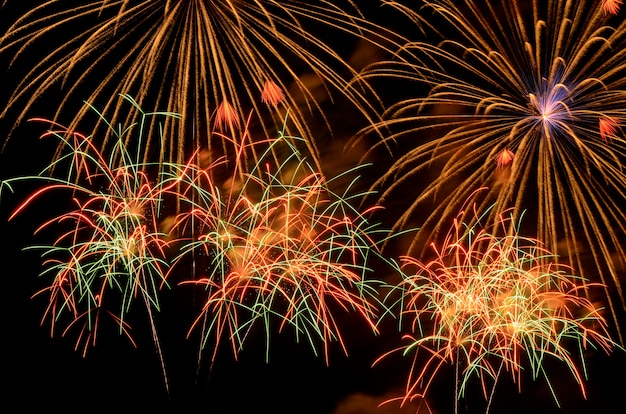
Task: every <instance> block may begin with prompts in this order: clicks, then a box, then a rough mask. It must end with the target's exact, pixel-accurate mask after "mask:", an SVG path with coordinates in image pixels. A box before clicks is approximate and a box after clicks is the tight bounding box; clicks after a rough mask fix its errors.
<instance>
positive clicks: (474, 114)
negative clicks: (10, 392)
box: [0, 0, 626, 413]
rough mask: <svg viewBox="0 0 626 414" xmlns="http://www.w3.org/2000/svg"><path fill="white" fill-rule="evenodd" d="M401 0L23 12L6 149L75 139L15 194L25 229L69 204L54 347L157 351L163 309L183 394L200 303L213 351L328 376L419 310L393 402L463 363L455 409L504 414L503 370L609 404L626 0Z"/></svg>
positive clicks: (418, 395)
mask: <svg viewBox="0 0 626 414" xmlns="http://www.w3.org/2000/svg"><path fill="white" fill-rule="evenodd" d="M378 3H379V4H377V5H376V6H372V5H371V4H367V5H366V4H363V5H359V2H358V1H351V0H346V1H340V2H334V1H326V0H319V1H316V2H299V1H272V0H263V1H251V2H245V1H243V2H242V1H212V2H207V1H187V2H175V1H135V2H133V1H129V0H115V1H107V0H105V1H93V2H90V3H89V4H86V5H79V6H67V5H62V4H59V2H57V1H43V2H41V4H39V5H38V6H36V7H34V8H32V9H30V10H28V11H26V12H24V13H23V14H21V17H19V18H16V19H15V21H12V22H9V24H8V25H7V27H6V29H4V32H3V33H0V56H2V57H3V58H4V59H5V61H6V62H9V65H8V66H15V67H18V68H23V67H24V65H26V66H27V70H25V71H21V72H20V75H19V79H18V81H17V82H16V84H15V85H14V88H13V89H12V90H11V92H10V93H9V96H8V98H7V102H5V105H4V107H3V110H2V112H0V120H3V119H7V118H11V125H12V126H11V127H10V129H11V131H10V132H9V133H8V135H7V141H6V142H8V141H9V138H10V139H11V140H15V139H16V138H15V134H16V131H18V130H19V128H20V127H21V124H22V121H23V120H25V119H31V120H34V121H36V122H38V123H42V122H43V123H45V124H46V125H47V126H48V128H47V132H46V133H44V134H43V136H42V138H46V139H50V138H54V139H56V140H57V141H58V145H57V147H56V148H57V149H56V153H54V154H52V155H51V157H50V162H49V163H48V164H47V165H46V167H45V168H44V169H43V170H42V171H40V172H38V173H33V174H31V175H25V176H17V177H9V178H4V177H1V180H2V181H0V196H1V200H0V201H2V203H7V199H10V198H11V197H10V195H9V194H8V193H10V192H13V191H14V190H16V189H17V187H19V186H21V185H23V184H24V183H28V184H29V185H32V184H33V183H35V185H37V188H36V189H35V190H34V191H33V192H32V193H29V195H28V196H27V197H26V198H25V199H24V200H20V201H18V204H17V206H16V207H15V208H14V209H13V212H12V213H11V215H10V216H9V217H8V218H9V220H12V219H14V218H15V217H18V216H25V215H27V214H28V212H29V211H31V210H32V209H34V208H35V206H36V205H37V204H38V203H42V202H44V200H47V199H49V198H50V197H54V200H55V203H56V204H57V205H56V206H55V209H53V210H51V212H50V213H49V214H48V216H46V217H43V218H40V222H38V223H37V230H36V233H39V236H40V237H43V238H44V239H45V237H48V236H49V235H54V236H53V237H52V238H51V240H50V241H49V242H42V243H40V244H36V245H31V246H29V247H27V249H28V250H33V251H38V252H39V253H40V257H41V260H42V264H41V272H40V281H41V282H40V283H41V288H40V289H39V290H38V291H37V292H36V294H35V297H37V298H40V297H45V298H46V307H45V310H44V313H43V318H42V323H47V324H49V326H50V332H51V335H54V334H56V333H58V332H61V333H62V335H75V337H76V349H80V350H81V352H82V354H83V356H86V354H87V351H88V350H89V348H90V347H92V346H94V345H96V344H97V343H98V340H97V339H98V338H101V337H102V336H103V335H107V334H108V331H110V329H107V324H112V326H114V329H115V330H116V331H117V332H119V333H120V334H121V335H124V336H126V337H127V338H128V339H129V340H130V342H131V343H132V344H133V345H134V346H137V345H138V343H136V340H135V337H134V335H132V334H131V325H135V324H137V321H138V319H137V311H136V308H138V307H139V308H140V310H139V314H143V315H144V316H145V318H146V325H147V327H148V331H149V334H150V336H151V338H152V342H153V344H154V346H155V348H156V352H157V355H158V358H159V362H160V365H161V370H162V373H163V378H164V382H165V387H166V388H167V389H168V392H169V387H170V382H169V381H170V379H169V377H168V370H166V360H167V358H166V352H165V351H164V346H163V344H164V343H165V342H166V341H167V338H165V337H162V335H161V330H160V329H159V318H158V317H157V315H160V314H164V313H167V312H168V309H166V308H165V307H164V306H163V300H162V297H163V294H164V292H166V291H170V290H173V289H185V288H186V289H192V290H193V291H194V295H195V296H194V297H196V298H200V300H199V301H198V302H197V303H194V306H195V309H194V315H193V317H192V318H190V319H189V320H187V321H185V323H186V326H187V332H188V339H189V338H191V336H197V337H198V338H199V341H200V344H199V347H200V351H201V352H200V353H199V355H201V356H202V355H203V354H204V353H207V352H208V353H209V354H210V355H211V356H210V360H211V363H213V362H215V360H216V358H217V357H218V349H220V346H223V345H224V344H226V345H227V346H229V347H230V349H231V351H232V355H233V356H234V358H235V359H237V358H239V355H240V354H241V352H242V351H243V350H244V349H245V348H246V347H247V345H248V344H249V343H250V342H251V341H252V340H253V339H254V338H256V339H257V340H258V339H259V338H260V342H262V343H263V344H264V346H265V357H266V361H269V359H270V358H269V357H270V352H271V348H272V347H271V344H272V338H273V337H275V336H277V335H283V334H285V333H289V334H292V335H293V336H294V337H295V341H297V342H303V343H306V344H307V345H308V346H309V347H310V349H311V350H312V352H313V354H314V355H315V356H318V355H321V356H323V358H324V361H325V363H326V364H327V365H329V364H330V356H331V354H332V351H331V346H332V345H337V347H338V348H339V349H340V350H341V351H342V352H344V353H345V354H346V355H347V354H348V353H349V344H348V342H349V341H348V340H347V338H348V337H349V336H350V333H351V332H350V329H352V328H354V327H355V322H357V321H358V322H357V323H360V324H362V327H364V328H365V329H366V330H367V332H368V333H371V334H372V338H374V337H376V336H378V337H380V338H385V339H383V340H387V338H388V337H387V336H386V335H385V334H386V332H385V329H384V328H383V327H384V326H386V322H387V320H388V318H395V319H396V320H397V322H398V323H397V324H395V323H394V324H393V325H394V329H393V330H394V332H392V333H391V335H389V338H393V337H396V336H397V333H398V331H399V333H400V334H401V335H400V336H402V337H403V341H404V342H403V343H402V344H397V343H396V344H393V345H391V346H390V347H389V348H388V349H392V350H391V351H389V352H386V353H384V354H383V355H382V356H380V357H379V358H378V359H376V360H375V362H374V365H376V366H380V365H382V364H384V363H387V361H389V360H391V359H392V358H391V357H392V356H398V355H400V356H401V359H402V364H403V367H404V368H405V369H404V371H405V373H406V374H407V379H406V382H405V384H406V385H405V388H404V391H403V393H402V395H400V396H399V397H397V398H392V399H390V400H389V401H387V402H388V403H389V402H392V401H396V402H397V401H399V403H400V405H406V404H407V403H408V402H409V401H413V400H416V399H424V401H426V403H427V404H428V398H429V395H430V394H431V393H432V391H433V389H434V388H436V387H438V386H439V385H440V381H442V379H443V378H445V375H443V374H444V371H445V369H444V367H445V366H451V367H452V369H453V370H454V381H453V382H452V385H453V386H454V398H455V403H454V412H455V413H457V412H458V410H459V401H460V400H461V399H463V398H465V397H467V393H468V392H469V391H468V390H469V384H470V383H471V382H472V381H476V382H477V383H478V386H479V387H480V389H481V391H482V396H481V398H484V401H486V408H485V411H486V412H489V411H490V409H491V407H492V401H493V399H494V393H495V390H496V384H499V383H500V382H502V381H503V380H504V379H505V378H508V379H509V380H510V381H511V382H512V383H514V384H516V386H517V387H518V390H519V391H520V392H522V382H523V381H526V380H528V379H531V380H536V379H543V380H544V384H545V386H546V387H547V389H549V390H550V392H551V395H552V396H553V398H554V400H555V402H556V405H558V404H559V399H558V396H557V392H556V391H555V387H554V385H553V380H552V379H551V376H550V373H549V372H548V371H549V370H550V367H551V366H552V363H554V362H557V363H561V364H562V365H564V366H565V368H566V371H567V372H568V373H569V374H571V377H572V379H573V381H574V382H575V383H576V385H577V386H578V388H579V390H580V393H581V394H582V396H584V397H586V387H585V381H586V379H587V369H586V358H587V356H588V355H589V354H590V352H591V351H600V352H602V353H606V354H610V353H611V352H612V351H613V350H614V349H619V350H621V349H622V346H623V342H624V338H623V331H622V329H621V322H622V320H623V318H624V317H626V299H625V298H624V295H623V291H622V287H621V286H622V280H623V275H624V271H625V270H626V248H625V247H624V242H623V241H624V240H626V213H624V209H623V206H624V205H626V174H625V173H624V169H623V165H624V162H625V161H626V137H625V136H624V129H623V127H622V125H623V122H624V119H626V63H625V62H626V21H625V20H624V19H623V11H622V10H621V6H622V1H620V0H616V1H610V0H546V1H540V0H532V1H527V0H485V1H481V2H478V1H474V0H424V1H420V2H411V1H408V0H407V1H406V2H402V1H391V0H381V1H380V2H378ZM8 8H9V6H8V5H7V4H6V2H5V3H3V5H2V6H0V9H4V10H7V9H8ZM372 10H373V11H374V12H373V13H372ZM379 10H385V12H386V13H391V15H392V16H393V17H392V19H391V20H392V22H387V21H384V19H383V18H382V17H381V18H380V19H379V18H378V17H380V16H383V15H384V13H378V11H379ZM400 21H402V23H398V22H400ZM1 23H2V24H4V22H1ZM0 27H4V26H0ZM77 28H82V29H81V30H79V32H78V33H75V35H73V36H71V37H70V38H69V39H65V38H64V36H65V35H64V33H69V32H72V31H75V30H76V29H77ZM407 33H408V34H407ZM42 46H45V48H46V50H47V51H48V52H46V53H47V54H46V55H45V56H43V57H42V58H41V59H40V60H38V61H36V62H35V63H34V64H33V63H32V61H30V60H29V58H30V55H31V54H32V53H34V52H35V51H36V50H37V49H38V48H41V47H42ZM359 48H361V49H359ZM346 49H349V50H350V51H352V50H354V49H357V50H367V51H368V52H367V53H368V56H367V57H363V56H361V55H359V54H358V53H355V54H354V55H352V56H347V54H348V53H349V52H347V51H346ZM7 56H8V57H7ZM111 62H113V63H111ZM9 73H11V72H10V69H9ZM59 88H60V89H61V90H62V91H63V94H62V95H61V98H60V99H57V98H58V96H56V97H55V96H54V95H55V93H54V92H55V90H57V89H59ZM79 95H80V99H81V101H82V100H83V99H84V100H85V101H86V102H88V104H86V105H82V106H81V107H80V108H79V109H78V110H76V111H71V110H70V109H71V108H72V107H73V106H74V105H75V99H76V97H77V96H79ZM43 98H45V99H47V100H48V101H47V102H49V100H51V99H53V98H54V99H57V100H58V102H55V104H54V107H55V108H56V109H55V110H54V112H53V113H52V114H50V116H49V117H48V118H46V119H43V118H30V117H31V116H33V114H32V111H33V110H34V109H35V108H37V109H39V106H38V102H39V101H40V99H43ZM339 105H341V107H339ZM346 107H347V108H348V109H346ZM160 108H166V109H165V110H160ZM344 111H345V112H344ZM338 113H340V114H342V121H341V122H345V123H348V121H346V120H347V119H350V122H352V121H354V122H355V124H358V127H357V128H356V129H355V132H354V133H353V134H352V136H350V137H336V136H335V137H334V138H333V139H334V140H335V141H333V143H336V142H339V141H340V143H342V144H345V147H343V149H342V152H341V153H333V150H329V149H328V148H326V146H328V142H329V141H328V140H327V139H325V140H322V138H316V137H319V136H325V135H327V134H328V132H329V131H330V132H331V133H333V132H334V129H335V125H334V122H336V119H337V117H338V115H337V114H338ZM343 114H346V115H343ZM37 116H40V115H39V114H37ZM66 118H69V121H68V122H67V123H66V124H63V123H62V122H61V120H62V119H66ZM63 125H67V126H63ZM320 125H321V126H322V127H323V128H319V126H320ZM321 130H323V132H320V131H321ZM84 131H90V133H89V134H85V133H84ZM342 139H343V141H342ZM6 145H7V144H6V143H5V147H6ZM363 148H365V149H363ZM357 159H358V160H359V162H358V163H357V164H356V165H353V163H352V160H357ZM338 166H339V167H338ZM331 170H332V171H339V173H338V174H331V173H329V171H331ZM329 177H330V178H329ZM523 217H527V218H530V220H529V219H526V220H522V218H523ZM449 223H452V226H451V227H449V225H450V224H449ZM42 235H44V236H42ZM137 302H139V305H138V306H137ZM186 305H189V304H186ZM131 321H132V323H131ZM396 327H397V329H398V331H396V329H395V328H396ZM614 336H615V337H616V338H617V339H615V340H614V339H612V338H613V337H614ZM372 340H373V339H372ZM389 340H390V341H391V339H389ZM199 358H200V357H199ZM407 361H408V362H407ZM197 362H198V364H200V360H198V361H197ZM407 371H408V372H407ZM442 382H443V381H442Z"/></svg>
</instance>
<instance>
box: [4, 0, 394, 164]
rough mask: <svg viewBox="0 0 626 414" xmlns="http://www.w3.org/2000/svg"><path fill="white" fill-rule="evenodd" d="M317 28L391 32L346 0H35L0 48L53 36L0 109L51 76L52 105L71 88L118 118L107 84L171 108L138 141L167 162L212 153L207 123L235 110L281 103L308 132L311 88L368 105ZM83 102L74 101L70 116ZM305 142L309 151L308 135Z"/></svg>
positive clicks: (67, 98)
mask: <svg viewBox="0 0 626 414" xmlns="http://www.w3.org/2000/svg"><path fill="white" fill-rule="evenodd" d="M66 33H71V36H70V37H69V38H68V37H67V36H65V34H66ZM316 33H320V34H322V33H323V36H319V35H316ZM329 33H335V34H338V35H340V36H347V37H349V38H351V39H353V40H357V39H360V40H364V41H370V42H371V43H372V44H375V45H377V46H380V47H383V46H384V45H383V43H387V42H390V41H391V40H390V39H396V38H397V36H395V35H394V34H393V33H392V32H390V31H389V30H385V29H384V28H382V27H380V26H377V25H375V24H373V23H370V22H369V21H367V20H366V19H365V18H364V16H363V15H362V14H361V12H360V10H359V9H358V8H357V7H356V5H355V4H354V3H353V2H351V1H350V2H346V6H340V5H338V4H337V2H334V1H326V0H320V1H317V2H299V1H274V0H262V1H228V0H219V1H202V0H197V1H169V0H159V1H152V0H150V1H146V0H143V1H139V2H130V1H128V0H115V1H108V0H103V1H94V2H89V3H88V4H84V5H82V6H79V7H70V6H67V5H65V6H64V5H59V2H58V1H46V2H44V3H43V4H41V5H39V6H38V7H35V8H33V9H31V10H29V11H28V12H27V13H26V14H25V15H23V16H22V17H20V18H19V19H18V20H17V21H16V22H15V23H14V24H13V25H12V26H11V27H10V28H9V29H8V30H7V31H6V33H5V34H4V36H2V37H1V38H0V54H7V53H8V54H9V56H11V59H12V61H13V62H19V61H20V59H22V57H24V56H27V55H28V54H30V53H32V51H33V50H34V49H35V48H37V47H39V46H40V45H41V43H42V42H43V40H44V39H45V40H46V41H48V42H49V41H50V39H59V43H58V46H56V47H55V48H54V49H52V50H51V51H50V53H49V54H48V55H47V56H46V57H45V58H43V59H42V60H41V61H39V62H37V63H36V64H35V65H33V66H32V67H30V68H29V69H28V70H27V73H25V74H24V76H22V77H21V81H20V82H19V83H18V84H17V85H16V87H15V88H14V92H13V94H12V96H11V98H10V101H9V104H8V106H7V107H5V109H4V110H3V111H2V113H1V114H0V116H3V115H4V116H6V114H7V113H8V112H7V111H9V110H11V108H13V107H18V106H19V107H20V108H21V109H20V112H19V115H18V116H17V118H16V122H15V124H18V123H19V121H20V120H21V119H23V118H24V117H25V116H26V115H27V113H28V110H29V108H30V107H31V106H32V105H33V104H34V102H35V101H36V100H37V99H39V98H40V97H41V96H42V95H44V94H46V93H47V92H48V91H50V90H51V89H52V88H53V87H56V86H57V85H62V86H63V87H64V92H63V94H64V95H63V97H62V100H61V102H60V104H59V106H58V108H59V109H58V112H57V116H58V114H59V113H60V111H62V110H63V108H64V107H66V106H68V105H69V104H70V102H72V100H73V99H74V98H73V97H74V96H76V95H80V97H81V101H82V99H83V98H85V96H86V97H87V98H86V99H85V100H86V101H88V102H91V103H93V104H96V105H97V106H98V107H99V108H103V112H104V113H105V114H106V115H107V118H108V119H109V120H110V121H111V123H113V124H118V123H119V124H124V125H127V124H129V123H130V122H132V121H133V120H135V119H137V118H136V117H137V115H138V114H137V111H130V112H129V111H128V108H127V107H125V106H123V105H120V104H119V101H118V100H117V99H116V98H115V97H114V96H115V95H116V94H118V93H119V94H125V95H130V96H133V97H134V98H135V99H136V100H137V102H138V103H139V106H140V107H141V108H143V109H146V110H148V109H150V108H168V109H169V110H171V111H172V112H175V113H178V114H181V115H182V116H183V119H184V122H182V123H181V122H174V121H173V120H172V119H166V120H164V125H163V128H164V134H163V135H162V136H163V139H162V142H160V141H157V140H154V141H151V142H148V143H147V144H148V145H147V148H148V149H150V150H151V151H152V153H153V154H158V155H159V157H160V159H161V160H165V161H170V162H177V163H185V162H186V160H187V157H188V156H189V155H190V153H191V152H194V151H196V150H197V149H198V148H207V147H208V148H209V150H211V151H215V152H217V153H218V155H217V156H216V158H219V156H221V155H224V154H223V153H224V152H225V151H226V150H227V149H224V148H222V145H223V144H224V143H223V142H220V140H219V139H215V136H214V134H213V133H214V131H216V130H220V129H223V128H228V129H230V130H233V129H237V127H238V120H237V119H236V116H237V114H241V113H247V112H248V111H249V110H252V111H254V112H255V113H257V114H259V115H261V114H264V115H265V116H260V121H261V122H264V123H263V128H264V132H265V133H271V132H272V131H273V127H274V125H275V124H277V123H279V122H281V121H282V120H283V118H284V111H285V108H289V111H290V113H291V116H290V121H291V123H292V124H294V127H295V129H296V130H297V131H298V133H299V134H302V136H309V135H311V134H309V132H310V131H309V128H308V127H307V124H306V123H305V122H304V119H305V116H306V113H309V112H313V113H321V114H323V113H324V109H323V108H322V105H321V102H322V101H323V100H325V98H324V97H322V95H323V96H326V95H327V94H331V96H332V94H339V95H344V96H345V97H346V98H347V99H348V100H350V101H352V102H353V103H354V104H356V106H357V112H359V111H361V112H363V114H366V113H368V111H369V108H366V107H365V106H363V104H362V102H363V100H362V99H357V97H358V96H359V94H360V92H359V91H357V90H356V89H351V88H350V87H348V86H347V85H348V84H349V81H350V79H351V78H352V77H353V76H355V74H356V72H355V70H354V69H353V68H352V67H351V66H350V64H349V63H348V62H347V61H346V60H344V59H343V58H342V57H341V56H340V52H339V51H337V50H335V49H333V47H332V46H331V45H330V44H329V43H326V40H325V38H326V35H327V34H329ZM330 37H331V38H333V36H330ZM335 39H336V38H335ZM305 73H312V74H313V77H314V78H315V80H310V79H309V80H307V79H306V77H303V75H304V74H305ZM94 79H95V81H94ZM89 84H93V85H97V86H95V87H89V86H86V85H89ZM320 91H321V92H320ZM111 97H112V98H111ZM88 113H89V111H88V110H85V111H82V112H80V113H78V115H77V116H76V117H75V119H74V122H73V123H72V124H70V128H74V127H75V126H76V123H77V122H78V121H80V120H81V119H82V118H85V116H86V115H87V114H88ZM263 120H265V121H263ZM229 132H234V131H229ZM181 137H185V138H184V139H181ZM103 145H106V142H105V143H104V144H103ZM307 145H308V147H309V150H310V151H309V152H310V153H311V154H312V155H313V156H314V157H317V155H318V153H317V149H316V148H315V144H314V143H313V142H312V141H307Z"/></svg>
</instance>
